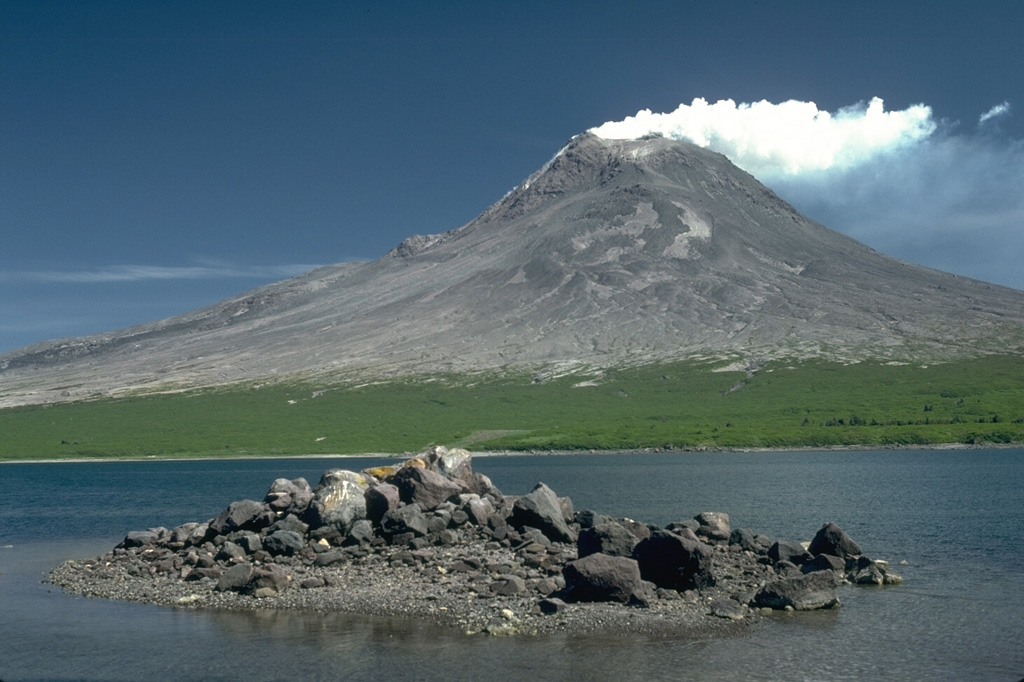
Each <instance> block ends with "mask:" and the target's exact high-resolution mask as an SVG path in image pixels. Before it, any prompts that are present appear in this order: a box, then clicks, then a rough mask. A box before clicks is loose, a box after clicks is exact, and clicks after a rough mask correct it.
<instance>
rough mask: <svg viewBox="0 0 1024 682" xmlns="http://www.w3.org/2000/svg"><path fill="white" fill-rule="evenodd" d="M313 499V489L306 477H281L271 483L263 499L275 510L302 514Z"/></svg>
mask: <svg viewBox="0 0 1024 682" xmlns="http://www.w3.org/2000/svg"><path fill="white" fill-rule="evenodd" d="M312 500H313V491H312V490H310V487H309V483H308V482H307V481H306V479H304V478H296V479H294V480H291V481H289V480H288V479H287V478H279V479H277V480H275V481H274V482H273V483H272V484H271V485H270V490H269V491H267V496H266V497H265V498H263V501H264V502H265V503H266V504H267V506H269V507H270V508H271V509H273V510H274V511H279V512H292V513H296V514H301V513H302V512H303V511H305V509H306V507H308V506H309V503H310V502H311V501H312Z"/></svg>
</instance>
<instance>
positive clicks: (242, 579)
mask: <svg viewBox="0 0 1024 682" xmlns="http://www.w3.org/2000/svg"><path fill="white" fill-rule="evenodd" d="M252 574H253V567H252V564H250V563H248V562H242V563H240V564H235V565H234V566H232V567H231V568H229V569H227V570H226V571H224V572H223V573H221V575H220V578H219V579H218V580H217V591H218V592H227V591H229V590H233V591H235V592H240V591H242V590H244V589H245V586H246V585H248V584H249V579H250V578H252Z"/></svg>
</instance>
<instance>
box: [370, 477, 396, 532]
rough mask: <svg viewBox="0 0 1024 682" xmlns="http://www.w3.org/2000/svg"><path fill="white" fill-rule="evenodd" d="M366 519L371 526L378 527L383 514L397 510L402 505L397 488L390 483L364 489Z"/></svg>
mask: <svg viewBox="0 0 1024 682" xmlns="http://www.w3.org/2000/svg"><path fill="white" fill-rule="evenodd" d="M364 498H365V499H366V518H367V519H369V520H370V522H371V523H372V524H374V525H375V526H376V525H380V520H381V519H382V518H383V517H384V514H386V513H388V512H389V511H391V510H392V509H398V507H399V506H401V504H402V499H401V496H400V495H399V494H398V488H397V487H396V486H393V485H391V484H390V483H378V484H376V485H371V486H370V487H369V488H367V489H366V493H365V495H364Z"/></svg>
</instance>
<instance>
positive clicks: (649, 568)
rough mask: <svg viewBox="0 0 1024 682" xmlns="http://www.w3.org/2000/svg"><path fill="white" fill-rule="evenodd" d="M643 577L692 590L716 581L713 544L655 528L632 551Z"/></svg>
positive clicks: (658, 583) (678, 588)
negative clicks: (711, 546)
mask: <svg viewBox="0 0 1024 682" xmlns="http://www.w3.org/2000/svg"><path fill="white" fill-rule="evenodd" d="M633 556H634V557H635V558H636V560H637V563H638V564H639V565H640V573H641V574H642V575H643V577H644V580H650V581H651V582H653V583H654V584H655V585H657V586H658V587H667V588H670V589H673V590H689V589H693V588H695V587H697V588H699V587H710V586H712V585H714V584H715V578H714V575H713V573H712V565H713V553H712V550H711V548H710V547H708V546H707V545H705V544H703V543H702V542H698V541H696V540H690V539H687V538H684V537H681V536H679V535H676V534H675V533H671V532H669V531H667V530H655V531H652V532H651V536H650V537H649V538H647V539H646V540H642V541H641V542H640V543H639V544H638V545H637V546H636V548H635V549H634V550H633Z"/></svg>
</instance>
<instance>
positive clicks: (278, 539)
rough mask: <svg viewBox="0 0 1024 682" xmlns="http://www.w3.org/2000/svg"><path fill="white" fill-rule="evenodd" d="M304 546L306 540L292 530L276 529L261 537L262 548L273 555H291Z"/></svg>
mask: <svg viewBox="0 0 1024 682" xmlns="http://www.w3.org/2000/svg"><path fill="white" fill-rule="evenodd" d="M305 546H306V541H305V540H304V539H303V538H302V536H301V535H299V534H298V533H296V532H295V531H293V530H277V531H274V532H273V533H271V534H270V535H268V536H267V537H265V538H263V549H265V550H266V551H267V552H268V553H270V554H271V555H273V556H292V555H295V554H298V553H299V552H301V551H302V548H303V547H305Z"/></svg>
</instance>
